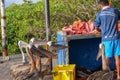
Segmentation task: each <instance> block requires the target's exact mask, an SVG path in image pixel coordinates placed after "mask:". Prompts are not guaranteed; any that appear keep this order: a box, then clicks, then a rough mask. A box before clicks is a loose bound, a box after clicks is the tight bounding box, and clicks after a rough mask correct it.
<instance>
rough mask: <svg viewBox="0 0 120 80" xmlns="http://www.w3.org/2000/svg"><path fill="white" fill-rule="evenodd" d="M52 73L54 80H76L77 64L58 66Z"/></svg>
mask: <svg viewBox="0 0 120 80" xmlns="http://www.w3.org/2000/svg"><path fill="white" fill-rule="evenodd" d="M52 73H53V79H54V80H75V78H76V77H75V64H70V65H58V66H56V67H55V68H54V69H53V70H52Z"/></svg>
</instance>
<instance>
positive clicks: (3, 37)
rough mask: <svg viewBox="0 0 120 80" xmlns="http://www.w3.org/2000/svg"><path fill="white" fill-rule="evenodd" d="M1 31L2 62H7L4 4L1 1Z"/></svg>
mask: <svg viewBox="0 0 120 80" xmlns="http://www.w3.org/2000/svg"><path fill="white" fill-rule="evenodd" d="M1 30H2V55H3V59H4V60H9V56H8V52H7V35H6V16H5V3H4V0H1Z"/></svg>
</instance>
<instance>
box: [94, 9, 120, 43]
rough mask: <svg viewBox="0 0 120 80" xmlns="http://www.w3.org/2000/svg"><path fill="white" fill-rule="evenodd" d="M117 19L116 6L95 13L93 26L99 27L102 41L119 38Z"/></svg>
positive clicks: (118, 18) (118, 13)
mask: <svg viewBox="0 0 120 80" xmlns="http://www.w3.org/2000/svg"><path fill="white" fill-rule="evenodd" d="M118 20H120V12H119V11H118V9H116V8H106V9H104V10H101V11H100V12H99V13H98V14H97V16H96V20H95V23H94V26H95V27H100V28H101V31H102V41H109V40H116V39H118V38H120V34H119V31H118V28H117V25H118Z"/></svg>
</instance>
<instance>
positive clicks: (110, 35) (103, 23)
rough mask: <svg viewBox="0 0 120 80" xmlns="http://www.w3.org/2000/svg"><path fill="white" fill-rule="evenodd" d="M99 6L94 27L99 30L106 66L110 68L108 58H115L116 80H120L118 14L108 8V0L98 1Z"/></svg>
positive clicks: (113, 9) (119, 16)
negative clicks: (99, 9)
mask: <svg viewBox="0 0 120 80" xmlns="http://www.w3.org/2000/svg"><path fill="white" fill-rule="evenodd" d="M99 6H100V8H101V11H100V12H98V14H97V16H96V19H95V23H94V26H95V27H96V28H100V29H101V33H102V43H103V44H104V47H105V57H106V62H107V65H108V66H110V58H111V57H115V64H116V69H117V79H118V80H120V33H119V31H118V28H117V26H118V20H120V12H119V11H118V9H116V8H112V7H110V6H109V1H108V0H100V1H99Z"/></svg>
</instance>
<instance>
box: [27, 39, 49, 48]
mask: <svg viewBox="0 0 120 80" xmlns="http://www.w3.org/2000/svg"><path fill="white" fill-rule="evenodd" d="M47 42H48V41H43V40H40V39H37V38H31V39H30V41H29V44H33V45H35V47H38V46H42V45H46V44H47Z"/></svg>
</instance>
